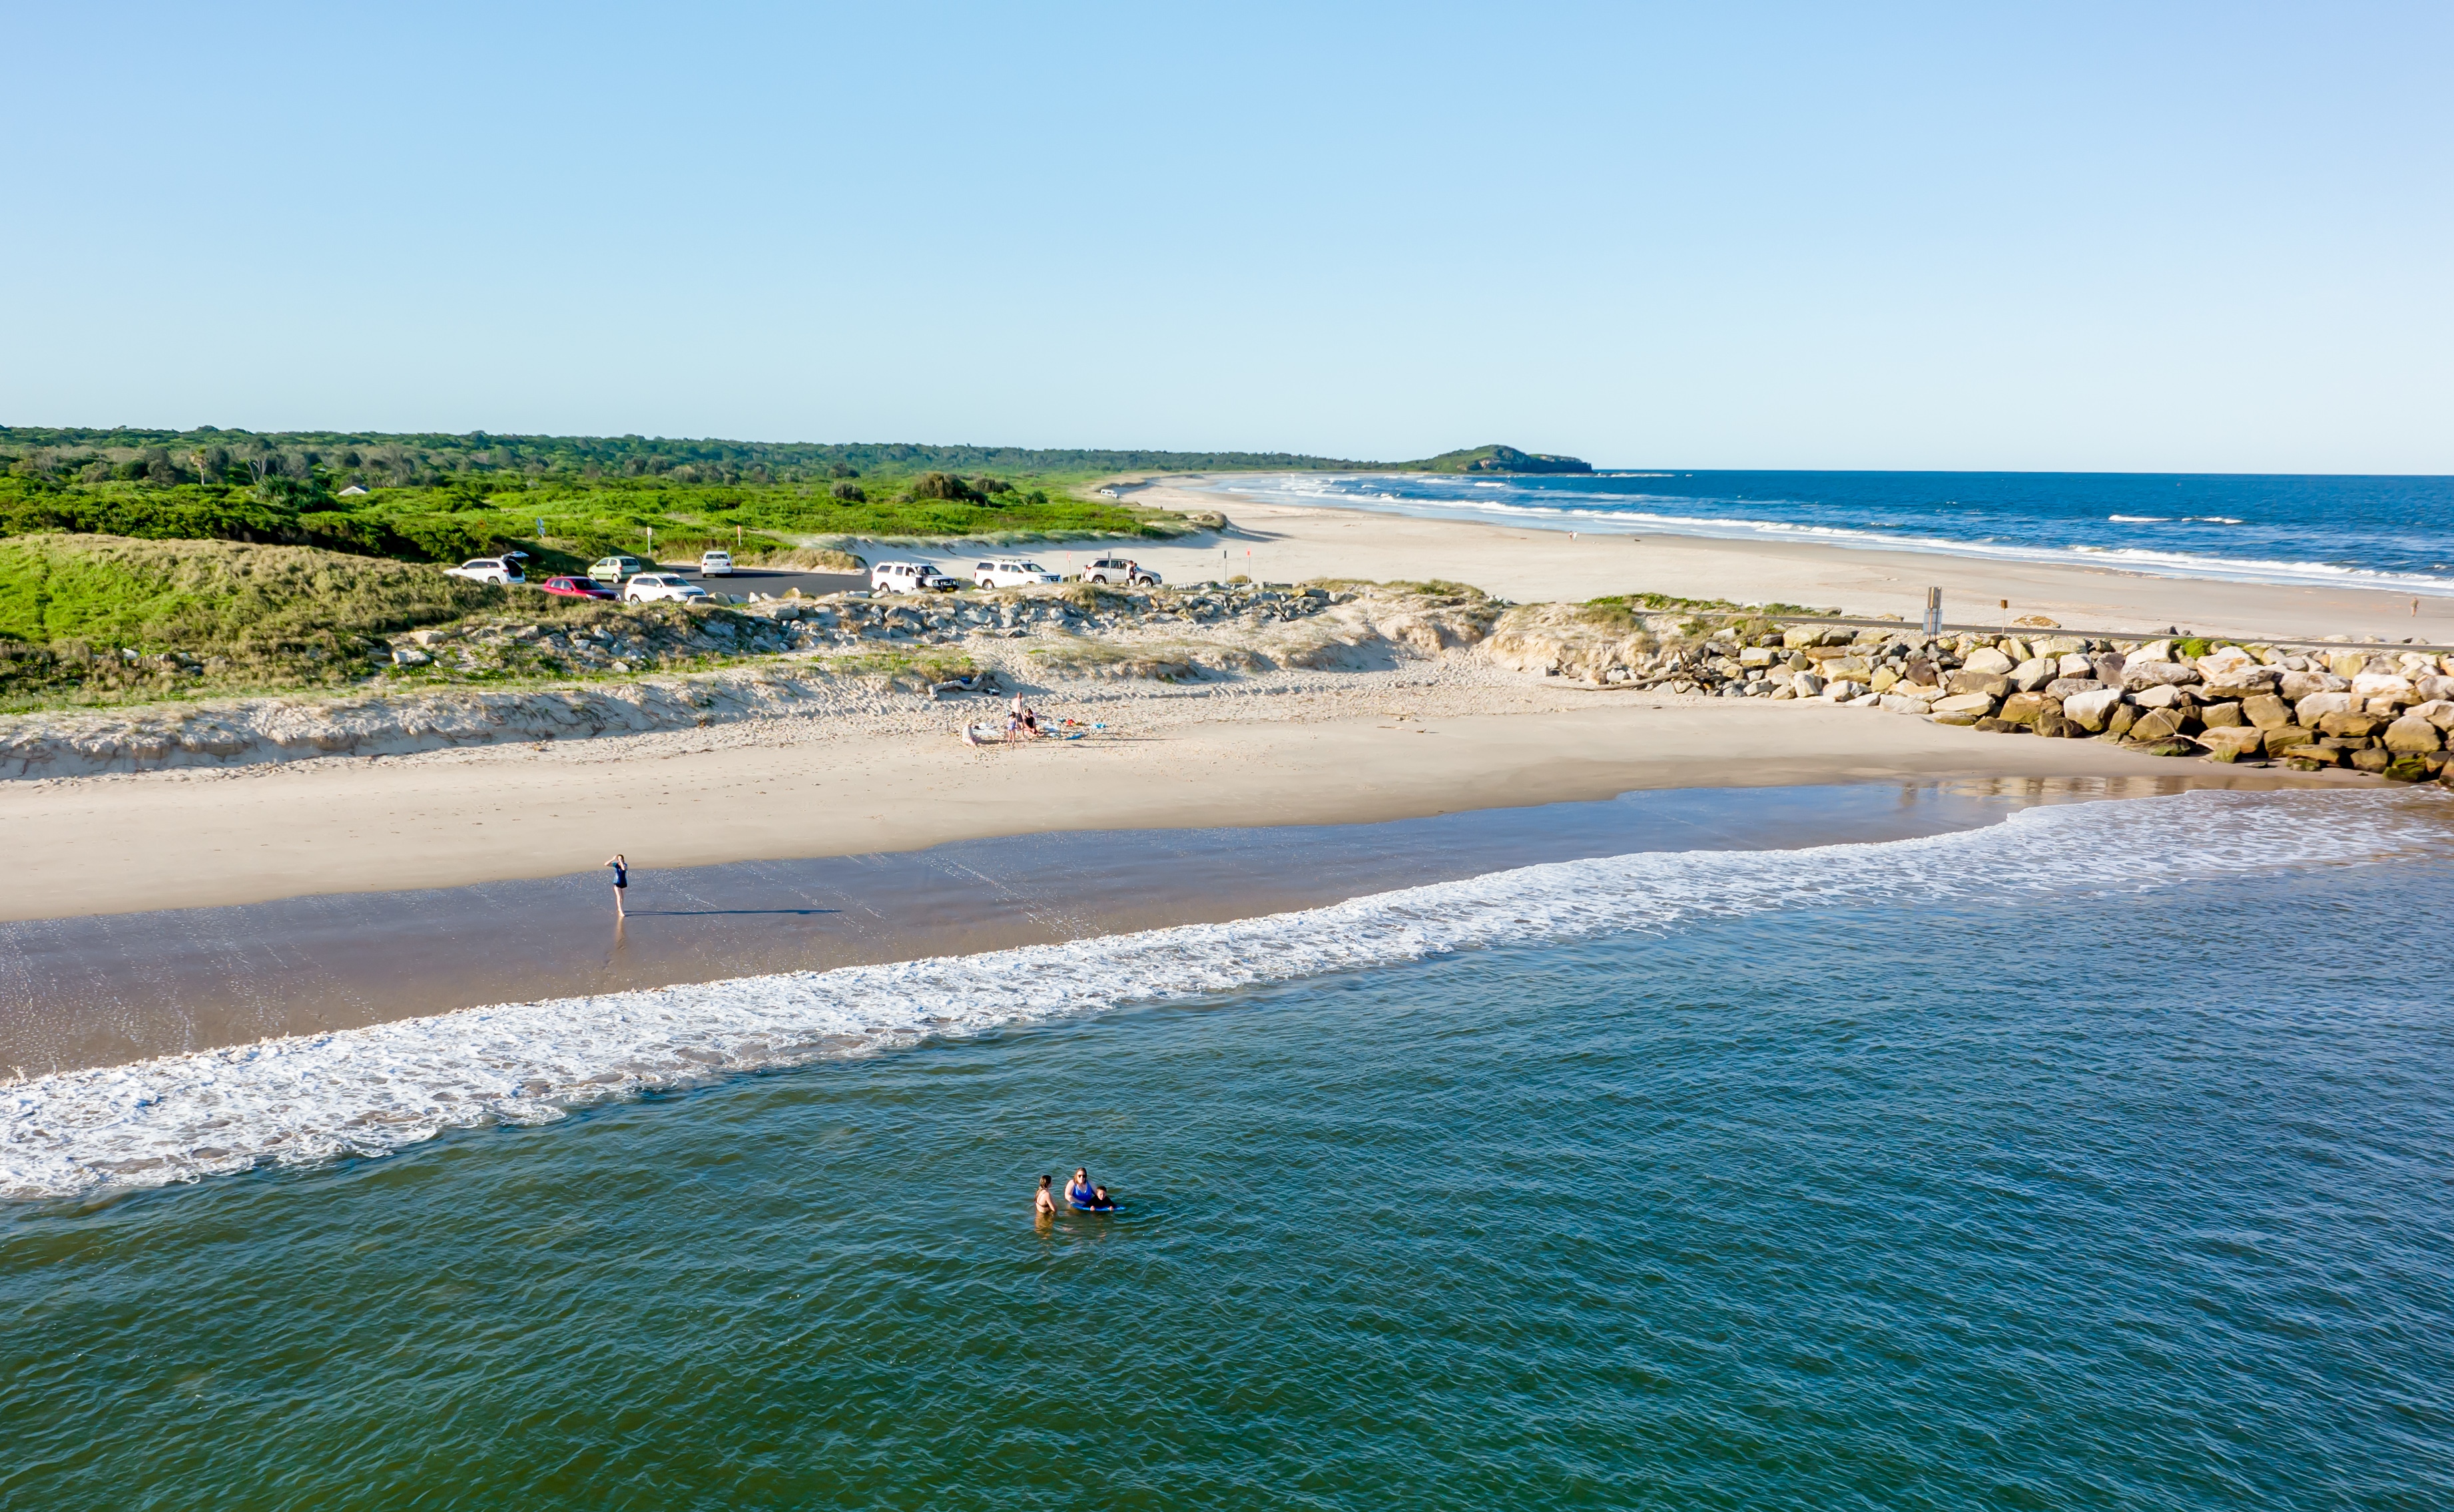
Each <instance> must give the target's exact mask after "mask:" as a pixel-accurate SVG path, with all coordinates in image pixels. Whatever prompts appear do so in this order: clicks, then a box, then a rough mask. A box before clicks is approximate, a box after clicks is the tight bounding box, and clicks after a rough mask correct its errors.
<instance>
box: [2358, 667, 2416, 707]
mask: <svg viewBox="0 0 2454 1512" xmlns="http://www.w3.org/2000/svg"><path fill="white" fill-rule="evenodd" d="M2352 696H2353V697H2354V698H2357V699H2362V700H2364V701H2365V700H2368V699H2372V698H2390V699H2394V700H2396V701H2398V702H2400V703H2404V704H2409V703H2414V702H2416V701H2417V700H2416V696H2415V694H2414V693H2413V690H2412V683H2411V679H2409V678H2407V677H2398V676H2396V675H2395V674H2393V673H2391V672H2363V673H2362V674H2361V675H2360V676H2358V677H2356V678H2353V679H2352Z"/></svg>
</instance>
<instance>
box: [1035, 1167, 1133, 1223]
mask: <svg viewBox="0 0 2454 1512" xmlns="http://www.w3.org/2000/svg"><path fill="white" fill-rule="evenodd" d="M1053 1180H1054V1178H1052V1177H1047V1176H1043V1177H1041V1178H1040V1179H1039V1195H1038V1197H1037V1198H1036V1200H1035V1202H1034V1204H1033V1209H1032V1210H1033V1214H1034V1216H1036V1217H1040V1218H1054V1217H1056V1198H1055V1197H1054V1196H1052V1195H1050V1192H1049V1184H1050V1183H1051V1182H1052V1181H1053ZM1065 1205H1066V1206H1068V1207H1070V1208H1072V1209H1074V1211H1076V1212H1077V1213H1113V1212H1115V1211H1116V1199H1115V1198H1114V1197H1111V1196H1109V1195H1108V1189H1107V1188H1106V1187H1104V1186H1098V1185H1094V1184H1092V1181H1091V1173H1090V1172H1089V1171H1088V1170H1085V1169H1084V1168H1083V1167H1081V1166H1079V1165H1077V1166H1076V1167H1075V1168H1074V1179H1073V1180H1072V1181H1070V1182H1067V1183H1066V1184H1065Z"/></svg>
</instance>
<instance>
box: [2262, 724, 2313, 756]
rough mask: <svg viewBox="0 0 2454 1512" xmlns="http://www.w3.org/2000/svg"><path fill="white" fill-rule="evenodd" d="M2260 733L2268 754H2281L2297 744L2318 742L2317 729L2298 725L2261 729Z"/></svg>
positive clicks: (2309, 744) (2303, 744) (2307, 744)
mask: <svg viewBox="0 0 2454 1512" xmlns="http://www.w3.org/2000/svg"><path fill="white" fill-rule="evenodd" d="M2259 733H2260V735H2261V737H2262V738H2261V740H2260V742H2259V744H2260V745H2262V746H2264V747H2265V749H2266V754H2268V755H2269V756H2281V755H2283V753H2284V752H2285V751H2288V750H2291V749H2293V748H2294V747H2296V746H2315V745H2317V744H2318V732H2317V731H2316V730H2314V729H2303V728H2302V727H2301V726H2298V725H2284V726H2279V727H2277V728H2275V729H2268V730H2261V731H2260V732H2259Z"/></svg>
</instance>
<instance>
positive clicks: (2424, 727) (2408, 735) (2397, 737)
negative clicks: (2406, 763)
mask: <svg viewBox="0 0 2454 1512" xmlns="http://www.w3.org/2000/svg"><path fill="white" fill-rule="evenodd" d="M2384 740H2385V748H2386V749H2388V750H2390V751H2394V752H2396V753H2397V754H2401V755H2409V754H2416V753H2418V752H2420V751H2429V750H2442V749H2444V744H2445V743H2444V741H2443V740H2442V739H2440V738H2439V736H2438V733H2437V726H2434V725H2431V724H2430V723H2428V721H2426V720H2424V719H2414V718H2412V717H2411V716H2410V715H2408V714H2405V715H2404V716H2403V718H2401V719H2399V720H2396V721H2395V722H2394V723H2393V724H2391V725H2388V726H2386V727H2385V736H2384Z"/></svg>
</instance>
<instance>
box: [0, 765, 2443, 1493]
mask: <svg viewBox="0 0 2454 1512" xmlns="http://www.w3.org/2000/svg"><path fill="white" fill-rule="evenodd" d="M2445 807H2447V806H2446V805H2444V804H2443V803H2442V802H2440V801H2439V800H2438V797H2437V795H2433V794H2397V795H2386V794H2376V793H2363V794H2341V793H2287V794H2270V795H2196V796H2192V797H2186V798H2176V799H2152V800H2140V801H2134V802H2130V803H2125V804H2121V805H2102V806H2087V807H2084V808H2064V809H2053V810H2041V811H2036V812H2033V813H2031V814H2028V815H2024V816H2022V819H2021V820H2018V821H2015V822H2013V823H2012V824H2011V825H2008V826H1998V827H1997V828H1996V829H1994V830H1989V831H1984V832H1980V833H1977V834H1970V835H1960V836H1946V837H1940V838H1936V839H1929V840H1919V841H1909V842H1902V843H1896V844H1893V845H1890V846H1853V847H1837V848H1835V849H1834V850H1830V851H1824V852H1819V853H1813V854H1805V855H1801V854H1799V853H1780V852H1774V853H1758V854H1755V855H1747V856H1723V857H1719V858H1698V859H1696V860H1694V861H1693V862H1692V863H1690V864H1680V863H1679V862H1678V861H1677V860H1676V858H1660V857H1655V858H1633V859H1632V860H1631V861H1630V862H1629V863H1628V864H1626V865H1623V866H1620V867H1619V868H1618V869H1613V868H1612V866H1611V865H1610V864H1605V863H1591V864H1583V863H1580V864H1575V865H1581V866H1584V867H1586V869H1584V870H1581V871H1578V870H1570V869H1552V868H1545V869H1543V870H1541V871H1540V872H1538V873H1518V874H1512V876H1511V877H1510V879H1508V880H1507V881H1506V882H1504V883H1498V882H1486V883H1483V884H1476V883H1468V884H1460V885H1456V886H1455V887H1454V888H1453V889H1452V890H1450V891H1447V892H1443V893H1440V894H1438V897H1437V898H1435V899H1431V900H1428V901H1425V902H1417V903H1392V904H1385V905H1372V906H1358V905H1344V906H1343V908H1342V910H1318V911H1316V912H1315V913H1312V914H1307V915H1297V916H1293V918H1292V922H1289V923H1286V924H1283V925H1277V926H1274V928H1275V932H1273V933H1267V934H1263V935H1246V936H1244V937H1242V938H1243V939H1244V940H1245V941H1246V943H1247V944H1248V945H1251V944H1254V943H1256V942H1260V943H1263V944H1265V945H1267V947H1268V948H1269V949H1270V950H1271V951H1273V952H1274V957H1273V959H1274V960H1276V961H1277V962H1278V963H1279V964H1281V965H1284V964H1286V963H1288V962H1289V961H1290V960H1291V959H1292V957H1293V956H1294V955H1296V954H1297V953H1299V952H1300V951H1302V950H1307V949H1320V948H1323V946H1322V945H1321V942H1322V941H1323V940H1325V939H1328V938H1330V937H1337V938H1338V939H1339V940H1340V941H1341V942H1342V944H1341V945H1340V950H1341V951H1342V952H1343V953H1342V954H1341V955H1339V956H1338V959H1342V960H1346V961H1349V962H1352V963H1355V964H1354V965H1349V966H1347V967H1345V968H1343V969H1335V970H1330V971H1327V972H1325V973H1324V972H1320V971H1316V970H1313V969H1310V968H1309V967H1305V966H1304V965H1302V963H1300V962H1296V963H1294V964H1293V965H1292V966H1290V967H1289V969H1288V970H1286V971H1285V972H1284V973H1282V974H1277V975H1273V974H1272V969H1257V970H1255V971H1253V972H1251V973H1249V974H1248V975H1247V976H1246V978H1245V980H1244V981H1243V982H1242V983H1241V984H1240V985H1228V986H1226V987H1224V988H1223V989H1221V990H1215V991H1190V990H1189V989H1188V991H1189V995H1186V994H1181V993H1177V992H1174V991H1170V992H1166V993H1161V994H1158V995H1156V996H1149V997H1144V998H1142V999H1140V1000H1138V1001H1136V1000H1132V999H1130V998H1126V999H1121V1000H1120V999H1117V998H1116V997H1113V996H1112V997H1111V998H1110V999H1108V1000H1103V1001H1105V1002H1106V1006H1105V1007H1104V1009H1103V1008H1102V1007H1101V1004H1100V1003H1098V1002H1091V1001H1087V1000H1086V1001H1085V1002H1083V1003H1081V1004H1079V1005H1075V1007H1074V1008H1073V1009H1072V1011H1076V1012H1077V1013H1078V1014H1080V1015H1082V1016H1075V1017H1065V1018H1059V1019H1056V1020H1053V1021H1049V1022H1043V1023H1039V1024H1036V1025H1034V1024H1018V1023H1015V1022H1012V1021H1007V1022H1004V1023H1001V1024H1000V1023H989V1022H980V1023H976V1024H971V1025H961V1026H955V1027H952V1028H950V1029H949V1030H947V1031H944V1032H935V1033H930V1034H926V1035H923V1036H920V1037H918V1038H916V1039H913V1040H909V1041H901V1042H896V1043H895V1044H893V1045H892V1046H888V1045H886V1044H884V1043H883V1042H881V1046H880V1047H878V1048H875V1049H873V1050H871V1051H869V1052H867V1053H861V1054H856V1055H852V1056H849V1057H843V1056H837V1057H833V1058H819V1059H815V1060H812V1061H808V1062H805V1063H803V1064H796V1065H792V1066H789V1067H784V1068H779V1069H773V1070H768V1071H765V1072H760V1073H754V1074H744V1075H729V1076H716V1077H714V1079H712V1080H706V1081H701V1082H698V1083H695V1084H691V1083H685V1082H675V1083H674V1084H672V1089H671V1090H664V1091H660V1090H655V1089H653V1088H651V1089H649V1090H647V1091H645V1092H643V1093H639V1094H636V1095H634V1096H632V1097H630V1098H628V1099H624V1100H618V1101H611V1102H602V1103H597V1104H593V1105H587V1104H582V1105H578V1108H577V1111H576V1112H575V1113H573V1116H571V1117H570V1118H568V1119H566V1120H564V1121H563V1122H560V1123H558V1124H547V1125H542V1126H512V1125H504V1124H493V1125H490V1126H485V1127H479V1128H473V1129H467V1130H462V1131H459V1132H450V1131H446V1132H445V1133H443V1134H442V1135H441V1137H439V1138H435V1139H433V1140H432V1141H429V1142H427V1143H423V1144H413V1145H410V1146H408V1147H406V1148H403V1149H400V1150H398V1151H396V1152H395V1153H392V1154H391V1155H388V1156H386V1157H385V1158H382V1159H372V1160H371V1159H350V1158H344V1159H342V1160H339V1161H326V1162H323V1163H321V1164H311V1165H308V1166H305V1167H299V1168H287V1169H284V1168H268V1169H263V1170H258V1171H256V1172H253V1173H251V1174H244V1175H236V1176H229V1177H220V1178H214V1179H209V1180H206V1181H203V1182H200V1183H197V1184H192V1185H184V1186H174V1187H170V1188H164V1189H158V1190H150V1191H141V1192H135V1193H131V1194H124V1195H120V1196H118V1197H116V1198H109V1199H104V1200H98V1201H93V1202H90V1203H74V1202H52V1203H46V1204H19V1205H17V1206H16V1207H14V1208H12V1209H10V1210H8V1216H7V1217H6V1218H5V1219H0V1423H6V1424H7V1425H8V1427H9V1429H10V1432H9V1434H8V1438H9V1440H10V1444H11V1452H10V1454H9V1455H8V1456H7V1457H6V1458H5V1459H0V1505H8V1506H18V1505H24V1506H81V1505H112V1506H190V1505H213V1506H237V1507H293V1506H294V1507H305V1506H316V1507H357V1506H366V1507H373V1506H384V1507H393V1506H408V1507H415V1506H428V1505H432V1506H438V1507H439V1506H455V1507H459V1506H495V1505H501V1506H559V1505H583V1504H584V1505H590V1506H612V1507H651V1506H654V1507H676V1506H705V1507H734V1506H788V1505H789V1506H805V1505H812V1504H845V1505H895V1506H915V1507H918V1506H952V1507H967V1506H981V1507H988V1506H1001V1507H1002V1506H1016V1505H1020V1506H1039V1505H1046V1506H1071V1505H1079V1504H1095V1505H1105V1504H1115V1505H1130V1506H1153V1507H1157V1506H1248V1505H1249V1506H1264V1505H1267V1506H1277V1505H1288V1504H1294V1505H1316V1506H1356V1507H1362V1506H1376V1507H1377V1506H1393V1505H1394V1506H1443V1507H1446V1506H1459V1505H1475V1506H1501V1507H1507V1506H1527V1507H1549V1506H1557V1505H1562V1504H1589V1505H1665V1506H1671V1505H1676V1506H1689V1505H1695V1506H1797V1507H1809V1506H1812V1507H1833V1506H1841V1507H1847V1506H1868V1507H1873V1506H1882V1507H1896V1506H1934V1507H1961V1506H1970V1505H1981V1506H1996V1505H2000V1506H2028V1507H2065V1506H2067V1507H2103V1506H2123V1507H2128V1506H2136V1507H2216V1506H2225V1507H2230V1506H2240V1505H2245V1504H2256V1505H2263V1506H2277V1507H2342V1506H2377V1507H2389V1506H2391V1507H2422V1506H2436V1505H2444V1504H2446V1503H2447V1502H2448V1501H2449V1499H2454V1420H2450V1419H2449V1413H2448V1409H2447V1406H2446V1398H2445V1394H2444V1382H2445V1381H2447V1380H2449V1379H2454V1284H2449V1279H2448V1272H2449V1262H2448V1258H2447V1257H2448V1256H2449V1255H2454V1185H2449V1178H2454V1070H2449V1066H2450V1065H2454V1060H2449V1057H2448V1054H2447V1052H2448V1050H2449V1049H2454V1013H2449V1012H2448V1010H2447V1008H2446V1007H2445V1005H2444V994H2443V991H2442V987H2441V986H2440V985H2439V984H2438V982H2437V981H2436V977H2437V972H2436V969H2435V965H2434V945H2433V941H2434V939H2435V935H2436V932H2437V924H2438V921H2442V920H2443V919H2444V917H2445V916H2446V909H2447V907H2448V905H2454V868H2449V867H2448V865H2446V861H2445V855H2446V850H2445V846H2444V839H2445V838H2446V835H2447V829H2446V824H2445V815H2444V809H2445ZM1478 886H1480V887H1481V890H1480V891H1479V892H1478V891H1477V890H1476V888H1477V887H1478ZM1562 888H1564V889H1565V890H1559V889H1562ZM1674 895H1675V896H1674ZM1408 910H1412V911H1408ZM1510 919H1514V920H1516V921H1517V923H1516V925H1509V926H1504V925H1505V921H1507V920H1510ZM1476 921H1480V923H1476ZM1443 922H1445V926H1446V927H1449V928H1450V929H1451V930H1452V933H1451V934H1450V935H1448V936H1446V937H1444V942H1445V944H1444V946H1443V947H1442V948H1430V947H1429V946H1428V945H1427V944H1426V941H1425V938H1424V937H1423V931H1426V930H1429V929H1431V928H1433V927H1434V926H1435V925H1442V924H1443ZM1409 930H1412V931H1415V934H1414V936H1412V937H1411V939H1410V940H1402V941H1401V940H1400V939H1399V938H1398V937H1399V936H1400V935H1402V934H1404V933H1405V932H1406V931H1409ZM1476 930H1479V931H1481V932H1480V933H1479V934H1476V933H1475V932H1474V931H1476ZM1512 930H1513V932H1512ZM1435 944H1438V942H1435ZM1198 949H1199V942H1198V941H1197V940H1192V939H1189V938H1186V937H1180V936H1177V935H1174V934H1171V935H1170V936H1169V937H1168V940H1167V941H1166V942H1163V943H1158V944H1153V945H1150V946H1149V948H1148V949H1147V950H1145V952H1144V953H1143V954H1142V955H1140V956H1138V957H1135V958H1133V959H1132V960H1130V961H1128V962H1127V964H1126V965H1127V969H1131V970H1140V971H1146V972H1150V971H1159V970H1164V969H1176V968H1180V967H1183V966H1185V965H1187V963H1191V962H1195V961H1197V959H1200V958H1199V956H1198ZM1273 969H1274V968H1273ZM703 1001H704V1002H705V1003H707V1004H708V1005H710V1006H709V1008H708V1011H711V1012H713V1011H714V1004H715V1003H716V1001H717V1000H714V999H706V1000H703ZM760 1001H761V1002H769V1001H770V1000H766V999H762V1000H760ZM762 1011H774V1010H773V1009H772V1006H771V1009H768V1010H762ZM769 1027H770V1029H771V1031H772V1029H773V1027H774V1025H773V1024H772V1023H771V1024H770V1025H769ZM635 1053H640V1052H638V1051H637V1050H636V1049H635V1047H634V1054H635ZM1074 1164H1088V1165H1089V1166H1090V1167H1091V1169H1092V1170H1093V1172H1094V1173H1095V1174H1096V1175H1097V1176H1098V1177H1100V1178H1101V1179H1104V1180H1108V1181H1110V1182H1113V1183H1115V1184H1117V1185H1118V1186H1120V1187H1121V1188H1122V1190H1123V1191H1124V1193H1125V1195H1126V1198H1127V1202H1128V1204H1129V1209H1128V1211H1127V1212H1126V1213H1124V1214H1122V1215H1119V1216H1118V1217H1116V1218H1110V1219H1088V1218H1076V1217H1069V1218H1067V1219H1065V1220H1063V1221H1060V1222H1059V1223H1057V1224H1054V1225H1053V1226H1050V1227H1046V1228H1040V1227H1036V1226H1035V1225H1034V1224H1033V1223H1032V1222H1031V1219H1030V1216H1029V1194H1030V1188H1031V1183H1032V1178H1033V1177H1034V1176H1035V1175H1036V1173H1038V1172H1040V1171H1054V1172H1056V1173H1059V1175H1060V1177H1061V1174H1062V1172H1064V1171H1065V1170H1068V1169H1070V1168H1071V1167H1072V1166H1073V1165H1074Z"/></svg>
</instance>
